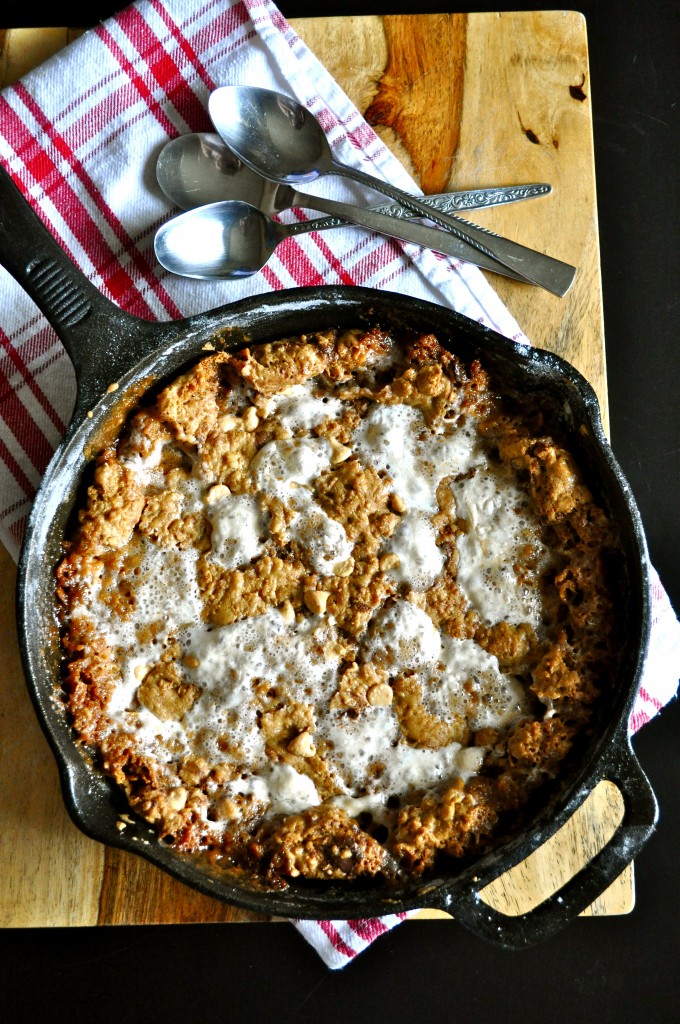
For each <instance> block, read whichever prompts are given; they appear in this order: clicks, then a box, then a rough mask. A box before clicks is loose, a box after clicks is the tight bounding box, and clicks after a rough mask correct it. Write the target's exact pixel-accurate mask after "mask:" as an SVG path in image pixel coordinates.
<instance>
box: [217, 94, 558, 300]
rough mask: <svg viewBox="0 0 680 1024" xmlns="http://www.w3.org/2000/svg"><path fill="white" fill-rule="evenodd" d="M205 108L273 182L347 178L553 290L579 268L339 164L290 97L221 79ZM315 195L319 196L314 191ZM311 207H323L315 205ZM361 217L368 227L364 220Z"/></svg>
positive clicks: (235, 145)
mask: <svg viewBox="0 0 680 1024" xmlns="http://www.w3.org/2000/svg"><path fill="white" fill-rule="evenodd" d="M208 109H209V112H210V116H211V118H212V121H213V124H214V125H215V128H216V129H217V131H218V132H219V134H220V136H221V137H222V138H223V139H224V141H225V142H226V143H227V145H228V146H229V147H230V148H231V149H232V150H233V151H234V152H235V153H236V154H237V156H239V157H240V158H241V160H242V161H243V162H244V163H245V164H247V165H248V166H249V167H252V168H253V169H254V170H256V171H258V172H259V173H260V174H263V175H264V176H265V178H268V179H269V180H270V181H277V182H282V183H284V184H289V185H296V184H297V183H299V182H305V181H314V180H315V179H316V178H318V177H321V176H322V175H324V174H339V175H342V176H344V177H348V178H351V179H353V180H354V181H357V182H359V183H360V184H362V185H366V186H368V187H369V188H372V189H375V190H376V191H377V192H381V193H382V194H383V195H386V196H388V197H389V198H390V199H393V200H395V201H396V202H398V203H401V204H402V205H403V206H405V207H406V208H407V209H410V210H413V212H414V214H415V215H416V216H420V217H427V218H428V219H429V220H431V221H433V223H435V224H437V225H438V226H439V227H440V228H444V229H445V230H446V232H447V233H450V234H451V235H453V236H455V237H456V238H458V239H460V240H461V241H464V242H466V243H467V244H468V245H470V246H472V247H473V248H474V249H477V250H478V252H481V253H484V254H485V255H486V256H490V257H491V258H492V259H495V260H497V261H498V262H500V263H502V264H503V265H504V266H505V267H507V268H509V269H510V270H513V271H514V272H515V274H520V275H521V277H523V278H524V279H525V280H528V281H531V282H532V283H533V284H537V285H540V286H541V287H543V288H546V289H547V290H548V291H550V292H553V294H555V295H560V296H562V295H564V294H566V292H567V291H568V289H569V287H570V286H571V283H572V281H573V279H574V274H575V272H576V271H575V268H574V267H572V266H569V264H567V263H562V262H561V261H560V260H555V259H553V258H552V257H550V256H546V255H544V254H543V253H539V252H536V251H535V250H533V249H528V248H527V247H526V246H522V245H519V244H518V243H517V242H511V241H510V240H509V239H505V238H501V237H500V236H498V235H494V234H492V233H491V232H488V231H485V230H484V229H483V228H480V227H478V226H477V225H473V224H470V223H469V222H468V221H464V220H462V219H461V218H459V217H453V216H451V215H449V214H444V213H439V212H437V211H433V210H432V209H431V208H429V207H428V206H427V205H426V204H425V203H423V202H421V201H420V200H419V199H417V198H416V197H415V196H411V195H409V194H408V193H407V192H403V191H402V190H401V189H398V188H395V187H394V186H393V185H389V184H388V183H387V182H384V181H381V180H380V179H378V178H375V177H373V176H371V175H370V174H366V173H365V172H364V171H359V170H356V169H355V168H353V167H349V166H348V165H346V164H342V163H339V162H338V161H337V160H335V158H334V157H333V154H332V152H331V149H330V146H329V144H328V140H327V139H326V136H325V134H324V132H323V129H322V128H321V125H320V124H319V122H318V121H317V120H316V119H315V118H314V117H313V116H312V114H310V113H309V111H308V110H306V109H305V107H303V106H302V105H301V104H300V103H298V102H297V101H296V100H294V99H291V98H290V97H289V96H284V95H282V94H281V93H278V92H272V91H270V90H268V89H259V88H256V87H252V86H221V87H220V88H218V89H215V90H214V91H213V92H212V93H211V94H210V97H209V99H208ZM314 200H315V203H318V197H314ZM311 208H312V209H324V208H323V207H321V206H318V205H315V206H312V207H311ZM360 212H361V213H362V214H364V213H365V212H366V211H363V210H362V211H360ZM357 214H358V211H356V210H355V211H354V212H353V213H352V215H350V216H348V219H350V220H353V221H355V222H356V223H359V220H358V215H357ZM346 216H347V215H346ZM361 223H364V224H365V226H368V225H367V224H366V222H365V221H362V222H361ZM402 223H403V222H402ZM371 226H372V227H373V225H371ZM374 229H375V230H382V229H381V228H374ZM422 230H426V229H424V228H423V229H422ZM427 230H429V231H430V232H432V231H433V229H427ZM418 244H425V245H427V246H429V248H432V249H435V250H437V251H443V250H442V245H441V244H438V243H437V242H435V241H434V240H433V241H431V242H420V243H418Z"/></svg>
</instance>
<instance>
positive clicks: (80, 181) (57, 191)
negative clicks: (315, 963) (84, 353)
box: [0, 0, 680, 968]
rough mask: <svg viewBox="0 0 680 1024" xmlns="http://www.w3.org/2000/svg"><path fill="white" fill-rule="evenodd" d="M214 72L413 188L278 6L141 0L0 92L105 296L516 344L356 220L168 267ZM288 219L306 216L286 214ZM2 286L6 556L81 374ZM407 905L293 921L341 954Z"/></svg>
mask: <svg viewBox="0 0 680 1024" xmlns="http://www.w3.org/2000/svg"><path fill="white" fill-rule="evenodd" d="M224 84H257V85H260V86H265V87H269V88H273V89H279V90H281V91H284V92H287V93H288V94H290V95H294V96H296V97H297V99H298V100H300V101H301V102H302V103H304V104H305V105H307V106H308V107H309V108H310V109H311V111H312V112H313V113H314V114H315V115H316V116H317V117H318V118H319V120H320V121H321V122H322V124H323V126H324V129H325V131H326V132H327V135H328V138H329V141H330V143H331V145H332V146H333V148H334V151H335V154H336V156H337V158H338V159H339V160H340V161H343V162H346V163H350V164H355V165H356V166H360V167H363V168H364V169H366V170H368V171H370V172H372V173H373V174H376V175H378V176H382V177H384V178H385V179H389V180H390V181H392V182H393V183H394V184H396V185H399V186H401V187H402V188H405V189H407V190H412V191H415V190H416V187H415V185H414V183H413V181H412V180H411V179H410V178H409V176H408V175H407V174H406V172H405V170H404V168H403V167H402V166H401V165H400V164H399V162H398V161H397V160H396V159H395V158H394V157H393V156H392V154H391V153H390V152H389V151H388V150H387V148H386V147H385V146H384V144H383V143H382V142H381V141H380V139H379V138H378V137H377V136H376V134H375V133H374V132H373V130H372V129H371V128H370V127H369V126H368V125H367V124H366V123H365V121H364V120H363V119H362V117H361V116H360V114H359V113H358V111H357V110H356V109H355V108H354V106H353V105H352V104H351V103H350V102H349V100H348V99H347V97H346V96H345V95H344V93H343V92H342V91H341V90H340V89H339V88H338V86H337V84H336V83H335V82H334V81H333V79H332V78H331V76H330V75H329V74H328V72H327V71H326V70H325V69H324V68H323V67H322V66H321V65H320V64H319V62H318V61H317V60H316V58H315V57H314V56H313V55H312V54H311V53H310V52H309V50H308V49H307V48H306V47H305V45H304V44H303V43H302V42H301V40H300V39H299V38H298V37H297V36H296V35H295V33H294V32H293V31H292V29H291V28H290V26H289V25H288V24H287V23H286V21H285V20H284V18H283V17H282V16H281V14H280V12H279V11H278V10H277V9H276V7H275V6H274V5H273V4H272V3H269V2H266V0H239V2H236V0H141V2H139V3H136V4H133V5H131V6H130V7H128V8H127V9H126V10H124V11H123V12H122V13H121V14H119V15H117V16H116V17H115V18H112V19H110V20H108V21H106V22H104V23H103V24H101V25H98V26H97V27H96V28H93V29H92V30H91V31H89V32H87V33H86V34H85V35H84V36H83V37H81V38H80V39H78V40H76V41H75V42H74V43H72V44H71V45H70V46H69V47H67V48H66V49H65V50H64V51H62V52H61V53H60V54H58V55H57V56H55V57H53V58H52V59H51V60H49V61H47V62H46V63H45V64H43V65H42V66H41V67H40V68H38V69H37V70H35V71H33V72H32V73H30V74H29V75H27V76H26V77H25V78H24V79H23V80H22V81H20V82H19V83H17V85H15V86H13V87H12V88H9V89H6V90H4V92H2V93H1V94H0V159H2V161H3V163H4V165H5V167H6V168H7V169H8V170H9V172H10V173H11V175H12V176H13V178H14V180H15V181H16V182H17V184H18V185H19V187H20V188H21V189H22V191H23V192H24V193H25V194H26V195H27V197H28V198H29V199H30V201H31V203H32V204H33V206H34V207H35V209H36V210H37V211H38V213H39V215H40V216H41V217H42V219H43V220H44V222H45V223H46V224H47V226H48V228H49V229H50V231H51V232H52V233H53V234H54V235H55V236H56V237H57V238H58V240H59V241H60V243H61V245H62V246H63V248H64V249H65V250H66V252H67V253H68V254H69V255H70V256H71V258H72V259H73V260H74V262H75V263H76V264H77V265H78V266H80V267H81V268H83V269H84V271H85V273H86V274H87V275H88V276H89V277H90V279H91V280H92V281H93V283H94V284H95V285H96V286H97V287H98V288H100V289H101V290H102V291H103V292H104V293H105V294H107V295H109V296H110V297H111V298H112V299H113V300H115V302H117V303H118V304H119V305H120V306H121V307H123V308H125V309H127V310H129V311H130V312H132V313H135V314H137V315H138V316H141V317H144V318H147V319H161V320H167V319H175V318H178V317H181V316H187V315H190V314H192V313H196V312H200V311H203V310H206V309H209V308H212V307H214V306H217V305H220V304H222V303H224V302H228V301H231V300H236V299H239V298H241V297H243V296H246V295H253V294H258V293H261V292H263V291H269V290H272V289H278V288H285V287H292V286H297V285H316V284H347V285H365V286H367V287H373V288H378V289H381V290H394V291H400V292H405V293H408V294H411V295H415V296H418V297H422V298H425V299H429V300H430V301H434V302H441V303H442V304H445V305H448V306H452V307H453V308H455V309H457V310H458V311H460V312H461V313H464V314H466V315H467V316H470V317H472V318H474V319H476V320H479V321H480V322H482V323H484V324H487V325H488V326H490V327H492V328H494V329H495V330H497V331H499V332H500V333H501V334H504V335H506V336H507V337H510V338H513V339H516V340H522V341H525V342H526V341H527V339H526V338H525V337H524V335H523V334H522V331H521V329H520V328H519V326H518V325H517V323H515V321H514V320H513V319H512V317H511V316H510V314H509V313H508V311H507V310H506V309H505V307H504V306H503V304H502V303H501V302H500V300H499V298H498V297H497V295H496V293H495V292H494V290H493V288H492V287H491V285H490V284H489V282H488V281H487V280H486V278H485V277H484V276H483V274H482V273H481V272H480V271H479V270H478V269H477V268H476V267H473V266H471V265H470V264H465V263H461V262H456V261H454V260H450V259H442V258H440V257H438V256H435V255H434V254H433V253H431V252H429V251H425V250H422V249H419V248H417V247H414V246H409V245H406V244H403V243H400V242H397V241H394V240H390V239H386V238H383V237H380V236H375V235H372V234H370V233H368V232H365V231H361V230H357V229H355V228H346V229H337V230H335V231H333V232H330V233H326V234H321V233H317V234H312V235H310V234H306V235H301V236H298V237H296V238H291V239H288V240H287V241H286V242H285V243H284V244H283V245H281V246H280V247H279V248H278V249H277V251H276V253H275V255H274V256H273V257H272V259H271V260H270V261H269V263H268V264H267V266H266V267H265V268H264V269H263V270H262V271H261V272H260V273H259V274H257V275H255V276H253V277H250V278H246V279H242V280H241V281H239V282H232V283H228V284H226V283H210V282H197V281H191V280H188V279H182V278H178V277H173V276H172V275H169V274H167V273H165V272H164V271H162V269H161V268H160V267H159V266H158V265H157V263H156V260H155V257H154V254H153V237H154V234H155V231H156V229H157V228H158V226H159V225H160V224H161V223H162V222H163V221H164V220H166V219H167V218H168V217H169V216H170V215H171V213H173V212H174V211H172V210H171V209H170V207H169V204H168V202H167V200H166V199H165V197H164V196H163V194H162V193H161V191H160V189H159V188H158V186H157V184H156V181H155V174H154V170H153V169H154V165H155V160H156V157H157V155H158V153H159V152H160V149H161V147H162V146H163V144H164V143H165V142H167V141H168V139H171V138H174V137H175V136H177V135H180V134H184V133H186V132H192V131H210V130H212V125H211V124H210V121H209V118H208V115H207V98H208V95H209V93H210V91H211V90H212V89H213V88H215V87H216V86H218V85H224ZM313 190H314V186H311V187H310V191H313ZM323 192H324V194H325V195H331V196H335V197H337V198H340V199H343V198H345V199H347V198H355V199H356V198H357V192H356V190H354V191H352V190H351V187H350V186H348V185H346V184H344V183H342V182H341V181H339V180H335V181H333V182H331V181H330V180H329V179H324V182H323ZM366 198H369V197H366ZM373 198H374V197H373ZM294 216H302V215H301V214H300V213H299V212H298V213H297V214H293V213H287V214H285V215H283V216H282V219H284V220H285V219H288V218H293V217H294ZM0 296H1V300H0V540H2V543H3V544H4V545H5V546H6V547H7V549H8V550H9V551H10V552H11V554H12V555H13V556H15V557H16V556H17V555H18V551H19V547H20V544H21V539H22V536H23V532H24V528H25V524H26V519H27V516H28V512H29V508H30V505H31V500H32V497H33V495H34V493H35V490H36V489H37V487H38V485H39V483H40V479H41V476H42V473H43V471H44V469H45V467H46V465H47V463H48V461H49V459H50V456H51V454H52V452H53V450H54V448H55V447H56V446H57V444H58V443H59V440H60V438H61V436H62V434H63V431H64V429H65V426H66V423H67V422H68V418H69V415H70V412H71V409H72V406H73V401H74V377H73V372H72V368H71V364H70V362H69V360H68V358H67V357H66V355H65V353H64V351H63V348H62V346H61V343H60V342H59V341H58V340H57V338H56V336H55V335H54V332H53V331H52V330H51V328H50V327H49V326H48V324H47V323H46V321H45V320H44V319H43V318H42V316H41V315H40V314H39V313H38V312H37V310H36V308H35V306H34V305H33V303H32V302H31V301H30V300H29V299H28V298H27V297H26V295H25V294H24V292H23V291H22V290H21V289H20V288H19V287H18V286H17V285H16V284H15V282H14V281H13V280H12V279H11V278H10V277H9V275H7V274H6V273H5V271H4V270H2V269H1V268H0ZM653 595H654V608H655V621H654V630H653V634H652V651H651V653H650V660H649V664H650V669H651V670H650V671H649V672H648V673H647V674H646V676H645V679H644V684H643V688H642V690H641V692H640V698H639V700H638V702H637V704H636V707H635V711H634V714H633V716H632V719H631V727H632V728H633V729H637V728H639V727H640V726H641V725H642V724H643V723H644V722H646V721H648V720H649V718H651V717H652V716H653V715H654V714H656V712H657V711H658V710H659V709H660V708H661V707H662V706H663V705H664V704H665V703H666V702H667V701H668V700H670V699H671V697H672V696H673V695H674V693H675V689H676V686H677V681H678V672H677V668H676V666H677V664H678V654H679V653H680V638H679V633H680V627H679V626H678V622H677V620H676V618H675V615H674V614H673V611H672V609H671V607H670V604H669V602H668V598H667V596H666V595H665V593H664V591H663V588H662V587H661V584H660V583H659V582H658V579H657V577H656V575H654V585H653ZM403 916H405V915H401V916H400V915H397V916H389V917H385V918H381V919H380V920H377V921H376V920H373V921H354V922H337V921H336V922H318V923H317V922H296V924H297V927H298V929H299V931H300V932H301V933H302V934H303V935H304V936H305V937H306V938H307V939H308V940H309V941H310V942H312V944H313V945H314V947H315V948H316V949H317V950H318V952H319V953H320V955H321V956H322V957H323V958H324V960H325V961H326V962H327V963H328V965H329V966H330V967H332V968H337V967H341V966H343V965H344V964H346V963H349V962H350V961H351V959H352V958H353V957H354V956H355V955H356V954H357V953H358V952H360V951H361V950H362V949H363V948H365V947H366V946H367V945H369V944H370V943H371V942H372V941H373V939H374V938H376V937H377V936H378V935H379V934H383V933H384V932H386V931H387V930H389V929H390V928H392V927H393V926H394V925H395V924H398V923H399V921H400V920H402V919H403Z"/></svg>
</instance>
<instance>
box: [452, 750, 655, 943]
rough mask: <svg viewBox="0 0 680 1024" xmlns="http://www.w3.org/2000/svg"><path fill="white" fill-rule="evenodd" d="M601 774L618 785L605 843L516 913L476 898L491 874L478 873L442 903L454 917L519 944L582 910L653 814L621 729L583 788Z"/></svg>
mask: <svg viewBox="0 0 680 1024" xmlns="http://www.w3.org/2000/svg"><path fill="white" fill-rule="evenodd" d="M603 779H607V780H609V781H610V782H613V783H614V784H615V785H616V786H617V787H618V789H619V790H620V792H621V795H622V796H623V799H624V804H625V812H624V817H623V820H622V822H621V824H620V825H619V827H618V829H617V831H616V832H615V833H614V835H613V836H612V838H611V839H610V841H609V843H608V844H607V845H606V846H605V847H604V848H603V849H602V850H601V851H600V852H599V853H598V854H597V855H596V856H595V857H593V858H592V860H591V861H589V863H588V864H586V865H585V866H584V867H583V868H582V869H581V871H579V872H577V874H576V875H574V877H573V878H571V879H570V881H569V882H567V883H566V885H564V886H562V888H561V889H559V890H558V891H557V892H555V893H553V895H552V896H549V897H548V898H547V899H546V900H544V901H543V903H541V904H539V906H537V907H535V908H534V909H533V910H530V911H527V913H525V914H520V915H518V916H516V917H513V916H510V915H507V914H502V913H500V912H499V911H497V910H495V909H494V908H492V907H490V906H489V905H488V904H487V903H485V902H484V900H482V898H481V897H480V895H479V892H480V890H481V889H483V888H484V886H485V885H487V884H488V883H489V882H490V881H491V879H489V878H485V879H481V880H480V881H479V883H478V884H477V885H475V886H471V887H469V888H468V889H467V890H466V891H465V892H463V893H462V894H461V895H460V897H459V895H458V894H456V897H455V898H454V900H453V901H452V903H451V906H450V907H447V908H446V909H447V910H448V911H450V913H451V914H452V915H453V917H454V919H455V920H456V921H458V922H460V924H462V925H464V926H465V927H467V928H469V929H470V930H471V931H473V932H475V933H477V934H478V935H480V936H481V937H483V938H486V939H490V940H491V941H493V942H495V943H500V944H501V945H503V946H506V947H507V948H512V949H520V948H523V947H527V946H531V945H534V944H535V943H537V942H539V941H542V940H543V939H546V938H548V937H549V936H550V935H552V934H554V933H555V932H557V931H559V930H560V929H561V928H563V927H564V926H565V924H567V923H568V922H570V921H572V920H573V919H574V918H576V917H578V915H579V914H580V913H582V912H583V911H584V910H586V909H587V907H589V906H590V904H591V903H592V902H593V901H594V900H595V899H597V897H598V896H600V895H601V894H602V893H603V892H604V891H605V890H606V889H607V888H608V887H609V886H610V885H611V884H612V882H614V881H615V880H616V879H617V878H618V876H619V875H620V874H621V872H622V871H623V870H624V868H626V867H627V866H628V865H629V864H630V863H631V862H632V861H633V860H634V859H635V857H636V856H637V855H638V853H639V852H640V851H641V850H642V848H643V846H644V845H645V843H646V842H647V840H648V839H649V837H650V835H651V834H652V832H653V830H654V826H655V824H656V821H657V818H658V806H657V802H656V798H655V796H654V792H653V790H652V787H651V785H650V783H649V780H648V779H647V776H646V775H645V774H644V772H643V771H642V768H641V767H640V764H639V762H638V760H637V758H636V757H635V754H634V753H633V751H632V749H631V747H630V742H629V739H628V736H627V735H626V734H623V735H622V736H621V740H620V741H619V743H614V744H613V747H612V748H611V749H610V751H609V752H608V753H607V754H606V755H605V756H604V758H603V763H602V765H601V767H600V770H599V771H598V773H597V777H596V778H595V779H593V780H592V785H591V787H590V789H589V792H590V791H592V789H594V788H595V786H596V785H597V784H598V783H599V782H600V781H602V780H603ZM585 795H588V794H585Z"/></svg>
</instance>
